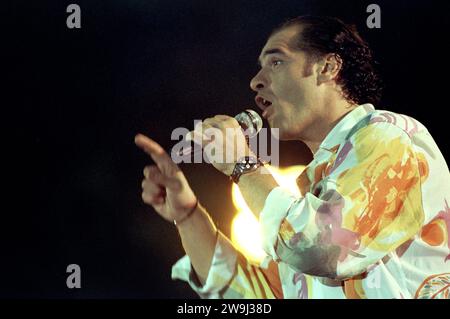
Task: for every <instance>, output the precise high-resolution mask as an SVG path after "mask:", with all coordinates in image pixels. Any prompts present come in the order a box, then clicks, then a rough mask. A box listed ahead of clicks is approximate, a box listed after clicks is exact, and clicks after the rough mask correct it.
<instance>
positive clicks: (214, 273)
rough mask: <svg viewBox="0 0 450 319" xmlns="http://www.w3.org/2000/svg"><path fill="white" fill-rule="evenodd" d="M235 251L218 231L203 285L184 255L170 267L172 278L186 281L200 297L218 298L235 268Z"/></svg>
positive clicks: (188, 259)
mask: <svg viewBox="0 0 450 319" xmlns="http://www.w3.org/2000/svg"><path fill="white" fill-rule="evenodd" d="M236 260H237V251H236V249H235V248H234V247H233V245H232V244H231V242H230V241H229V240H227V238H226V237H225V236H224V235H223V234H222V233H221V232H218V236H217V242H216V247H215V250H214V255H213V259H212V262H211V267H210V269H209V272H208V277H207V278H206V282H205V285H204V286H201V283H200V282H199V281H198V279H197V275H196V274H195V271H194V268H193V267H192V264H191V261H190V258H189V256H187V255H185V256H184V257H182V258H181V259H180V260H178V261H177V262H176V263H175V265H174V266H173V267H172V280H175V279H180V280H183V281H186V282H187V283H188V284H189V285H190V286H191V288H192V289H193V290H194V291H195V292H196V293H197V294H198V295H199V296H200V297H201V298H209V299H217V298H220V293H221V292H222V290H223V289H224V288H225V287H226V286H227V285H228V284H229V282H230V281H231V278H232V277H233V274H234V272H235V269H236Z"/></svg>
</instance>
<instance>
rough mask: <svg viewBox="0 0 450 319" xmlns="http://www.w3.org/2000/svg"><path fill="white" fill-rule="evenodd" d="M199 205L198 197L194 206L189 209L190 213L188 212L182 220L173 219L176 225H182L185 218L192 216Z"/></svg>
mask: <svg viewBox="0 0 450 319" xmlns="http://www.w3.org/2000/svg"><path fill="white" fill-rule="evenodd" d="M197 207H198V199H197V200H196V201H195V205H194V207H193V208H192V209H191V210H190V211H189V213H187V214H186V216H184V217H183V218H182V219H181V220H178V221H177V220H176V219H174V220H173V224H174V225H175V226H177V225H180V224H181V223H182V222H184V221H185V220H187V219H188V218H189V217H191V215H192V214H193V213H194V212H195V210H196V209H197Z"/></svg>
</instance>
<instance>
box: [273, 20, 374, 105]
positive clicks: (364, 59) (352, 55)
mask: <svg viewBox="0 0 450 319" xmlns="http://www.w3.org/2000/svg"><path fill="white" fill-rule="evenodd" d="M291 26H301V28H302V32H299V34H298V37H297V38H296V39H295V43H293V46H294V48H293V49H296V50H303V51H305V52H307V53H309V54H310V56H311V57H313V58H315V59H316V58H319V57H322V56H323V55H325V54H328V53H335V54H337V55H338V56H339V58H340V59H341V60H342V67H341V70H340V71H339V75H338V78H337V83H338V84H339V85H340V86H341V87H342V90H343V94H344V97H345V98H346V99H347V100H348V101H349V102H353V103H357V104H362V103H372V104H377V103H378V102H379V100H380V98H381V92H382V82H381V79H380V77H379V75H378V74H377V72H376V71H375V68H374V64H375V63H376V62H375V61H374V60H373V57H372V52H371V50H370V49H369V46H368V45H367V43H366V42H365V41H364V40H363V39H362V38H361V36H360V35H359V34H358V32H357V30H356V27H355V26H354V25H346V24H345V23H344V22H342V21H341V20H339V19H337V18H333V17H325V16H299V17H296V18H293V19H290V20H288V21H286V22H284V23H283V24H281V25H280V26H279V27H277V28H276V29H275V30H274V31H272V35H273V34H274V33H277V32H278V31H281V30H282V29H285V28H287V27H291Z"/></svg>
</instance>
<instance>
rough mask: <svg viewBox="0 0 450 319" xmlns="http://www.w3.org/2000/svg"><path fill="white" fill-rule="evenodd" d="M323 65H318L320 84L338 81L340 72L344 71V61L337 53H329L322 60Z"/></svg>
mask: <svg viewBox="0 0 450 319" xmlns="http://www.w3.org/2000/svg"><path fill="white" fill-rule="evenodd" d="M321 60H322V61H321V63H319V64H318V66H319V70H318V72H317V74H318V75H317V81H318V83H319V84H320V83H324V82H328V81H332V80H336V79H337V77H338V74H339V71H340V70H341V69H342V59H341V57H340V56H339V55H337V54H335V53H329V54H327V55H325V56H324V57H323V58H322V59H321Z"/></svg>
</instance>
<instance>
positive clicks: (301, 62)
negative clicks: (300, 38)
mask: <svg viewBox="0 0 450 319" xmlns="http://www.w3.org/2000/svg"><path fill="white" fill-rule="evenodd" d="M297 32H298V28H296V27H289V28H286V29H283V30H281V31H279V32H277V33H275V34H274V35H272V36H271V37H270V38H269V40H268V41H267V43H266V45H265V46H264V48H263V49H262V52H261V55H260V57H259V61H260V64H261V70H260V71H259V72H258V74H256V76H255V77H254V78H253V79H252V80H251V82H250V86H251V88H252V89H253V90H254V91H255V92H257V96H256V98H255V100H256V103H257V104H258V106H259V107H260V108H261V109H262V110H263V116H264V117H265V118H266V119H267V121H268V123H269V125H270V127H272V128H279V133H280V139H283V140H292V139H302V137H304V136H303V135H302V134H303V133H304V131H305V129H308V128H309V127H310V126H311V125H314V122H315V121H317V119H318V118H320V112H322V111H321V110H320V109H319V107H318V105H321V104H322V103H318V102H320V99H321V95H320V93H321V92H320V90H319V86H318V85H317V81H316V76H315V74H314V64H313V63H312V62H310V61H309V60H308V55H307V53H305V52H303V51H298V50H293V49H292V48H291V46H290V44H291V43H292V42H293V41H292V39H293V38H294V37H295V36H296V35H297ZM263 99H264V100H266V101H269V102H270V103H271V104H269V103H267V102H266V103H264V100H263Z"/></svg>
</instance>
